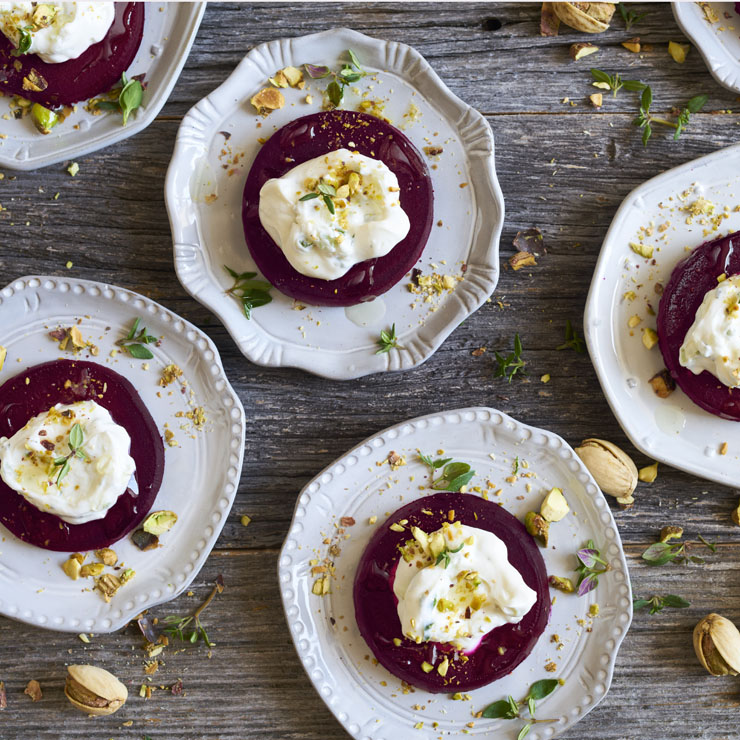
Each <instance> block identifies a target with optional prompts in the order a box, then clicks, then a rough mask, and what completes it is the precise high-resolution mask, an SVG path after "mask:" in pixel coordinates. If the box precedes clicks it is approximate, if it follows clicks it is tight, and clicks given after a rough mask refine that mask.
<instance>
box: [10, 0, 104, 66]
mask: <svg viewBox="0 0 740 740" xmlns="http://www.w3.org/2000/svg"><path fill="white" fill-rule="evenodd" d="M115 15H116V9H115V3H112V2H96V3H24V2H21V3H7V2H0V31H2V33H3V34H4V35H5V36H6V37H7V38H8V39H9V40H10V41H11V42H12V43H13V44H14V45H15V47H16V48H18V47H19V46H20V44H21V39H22V37H23V36H24V35H25V34H26V33H28V34H30V36H31V46H30V48H29V49H28V50H27V52H26V53H28V54H38V55H39V56H40V57H41V59H43V61H45V62H47V63H49V64H58V63H60V62H67V61H69V60H70V59H77V57H78V56H80V55H81V54H82V53H83V52H85V51H87V50H88V49H89V48H90V47H91V46H92V45H93V44H97V43H98V42H99V41H102V40H103V38H105V35H106V34H107V33H108V31H109V30H110V27H111V26H112V25H113V20H114V18H115Z"/></svg>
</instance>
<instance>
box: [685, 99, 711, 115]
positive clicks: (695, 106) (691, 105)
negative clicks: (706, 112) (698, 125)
mask: <svg viewBox="0 0 740 740" xmlns="http://www.w3.org/2000/svg"><path fill="white" fill-rule="evenodd" d="M707 100H709V96H708V95H695V96H694V97H693V98H691V100H689V102H688V103H686V108H687V109H688V111H689V113H698V112H699V111H700V110H701V109H702V108H703V107H704V106H705V105H706V102H707Z"/></svg>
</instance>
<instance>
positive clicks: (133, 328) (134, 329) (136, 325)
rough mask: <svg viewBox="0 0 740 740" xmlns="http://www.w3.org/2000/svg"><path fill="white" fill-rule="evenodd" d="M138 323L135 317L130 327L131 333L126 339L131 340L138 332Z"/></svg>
mask: <svg viewBox="0 0 740 740" xmlns="http://www.w3.org/2000/svg"><path fill="white" fill-rule="evenodd" d="M140 323H141V319H140V318H139V317H138V316H137V317H136V319H134V324H133V326H132V327H131V331H130V332H129V333H128V335H127V337H126V339H133V338H134V337H135V336H136V332H137V331H139V324H140Z"/></svg>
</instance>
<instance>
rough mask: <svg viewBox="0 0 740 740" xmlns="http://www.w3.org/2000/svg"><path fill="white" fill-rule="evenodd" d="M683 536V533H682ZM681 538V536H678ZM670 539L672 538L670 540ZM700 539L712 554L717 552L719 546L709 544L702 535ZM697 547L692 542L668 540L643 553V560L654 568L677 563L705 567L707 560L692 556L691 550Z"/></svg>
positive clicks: (699, 536) (657, 543)
mask: <svg viewBox="0 0 740 740" xmlns="http://www.w3.org/2000/svg"><path fill="white" fill-rule="evenodd" d="M681 534H683V532H682V533H681ZM677 536H679V537H680V536H681V535H677ZM669 539H670V538H669ZM698 539H699V541H700V543H701V544H702V545H704V547H706V548H707V549H708V550H710V551H711V552H716V551H717V546H716V545H714V544H713V543H711V542H707V540H705V539H704V538H703V537H702V536H701V535H698ZM696 546H697V543H692V542H674V543H671V542H670V541H668V540H667V539H663V540H662V541H661V542H656V543H655V544H653V545H650V547H648V548H647V550H645V552H643V553H642V556H641V557H642V559H643V560H644V561H645V562H646V563H647V564H648V565H653V566H659V565H666V564H667V563H676V564H678V565H688V564H689V563H695V564H696V565H703V564H704V563H706V560H705V559H704V558H702V557H700V556H698V555H691V550H692V549H693V548H695V547H696Z"/></svg>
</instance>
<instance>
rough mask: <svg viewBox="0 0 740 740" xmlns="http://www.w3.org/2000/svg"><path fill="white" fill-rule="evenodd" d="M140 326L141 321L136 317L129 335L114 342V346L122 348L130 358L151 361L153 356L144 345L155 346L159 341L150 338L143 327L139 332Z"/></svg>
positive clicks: (155, 338)
mask: <svg viewBox="0 0 740 740" xmlns="http://www.w3.org/2000/svg"><path fill="white" fill-rule="evenodd" d="M140 324H141V319H140V318H139V317H138V316H137V317H136V319H135V320H134V323H133V324H132V326H131V329H130V330H129V333H128V334H127V335H126V336H125V337H124V338H123V339H119V340H118V341H117V342H116V346H118V347H122V348H123V349H125V350H126V352H128V353H129V354H130V355H131V357H135V358H136V359H137V360H151V359H152V358H153V357H154V355H153V354H152V351H151V350H150V349H149V348H148V347H147V346H146V345H147V344H156V343H157V342H158V341H159V339H157V337H155V336H152V335H151V334H150V333H149V332H148V331H147V330H146V327H143V328H142V329H141V330H140V329H139V326H140Z"/></svg>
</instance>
